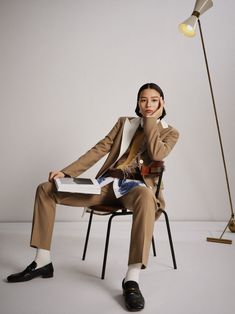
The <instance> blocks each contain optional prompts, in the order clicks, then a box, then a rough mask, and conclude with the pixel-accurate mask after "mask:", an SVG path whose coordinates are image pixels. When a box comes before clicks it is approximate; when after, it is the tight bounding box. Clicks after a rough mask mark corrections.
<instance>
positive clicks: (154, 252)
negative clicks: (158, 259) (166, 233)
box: [152, 236, 157, 256]
mask: <svg viewBox="0 0 235 314" xmlns="http://www.w3.org/2000/svg"><path fill="white" fill-rule="evenodd" d="M152 249H153V256H157V254H156V247H155V240H154V236H152Z"/></svg>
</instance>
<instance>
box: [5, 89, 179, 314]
mask: <svg viewBox="0 0 235 314" xmlns="http://www.w3.org/2000/svg"><path fill="white" fill-rule="evenodd" d="M135 112H136V114H137V116H138V117H134V118H133V117H122V118H119V119H118V121H117V123H116V124H115V125H114V127H113V128H112V130H111V131H110V132H109V133H108V134H107V135H106V137H105V138H103V139H102V140H101V141H100V142H98V143H97V144H96V145H95V146H94V147H92V148H91V149H90V150H89V151H88V152H87V153H85V154H84V155H82V156H81V157H80V158H79V159H78V160H76V161H74V162H73V163H72V164H70V165H69V166H67V167H66V168H64V169H62V170H61V171H52V172H50V174H49V182H45V183H42V184H40V185H39V186H38V188H37V192H36V197H35V206H34V217H33V224H32V234H31V243H30V244H31V246H32V247H35V248H36V249H37V252H36V257H35V260H34V261H33V262H32V263H31V264H30V265H29V266H28V267H27V268H26V269H25V270H24V271H23V272H20V273H17V274H13V275H11V276H9V277H8V278H7V279H8V281H9V282H19V281H27V280H31V279H33V278H35V277H38V276H41V277H48V278H49V277H52V276H53V271H54V269H53V265H52V262H51V258H50V246H51V239H52V232H53V226H54V221H55V210H56V204H62V205H69V206H78V207H88V206H92V205H100V204H104V205H112V204H115V205H121V206H124V207H126V208H128V209H130V210H132V211H133V215H132V216H133V220H132V230H131V241H130V251H129V261H128V269H127V273H126V276H125V279H124V280H123V284H122V286H123V294H124V297H125V303H126V306H127V309H128V310H131V311H137V310H140V309H143V308H144V298H143V296H142V294H141V292H140V290H139V285H138V282H139V273H140V269H141V268H145V267H146V266H147V261H148V255H149V249H150V245H151V239H152V234H153V227H154V222H155V218H156V217H157V216H158V215H157V210H158V208H160V207H161V208H164V206H165V204H164V199H163V197H162V194H160V197H159V199H156V197H155V193H154V192H155V191H154V187H155V184H156V178H154V177H153V176H152V175H151V176H149V175H143V172H142V170H143V167H149V165H150V164H151V162H152V161H158V160H163V159H164V158H165V157H166V156H167V155H168V154H169V153H170V152H171V150H172V148H173V147H174V145H175V144H176V142H177V140H178V136H179V134H178V131H177V130H176V129H174V128H173V127H172V126H169V125H167V123H166V122H165V121H164V120H162V118H163V117H164V116H165V115H166V111H165V108H164V94H163V91H162V90H161V88H160V87H159V86H158V85H156V84H154V83H148V84H145V85H143V86H142V87H141V88H140V90H139V92H138V95H137V106H136V110H135ZM106 154H108V157H107V159H106V161H105V162H104V164H103V166H102V167H101V169H100V171H99V172H98V174H97V179H98V181H99V183H100V185H101V187H102V189H101V194H99V195H91V194H80V193H67V192H58V191H57V190H56V187H55V184H54V179H55V178H63V177H65V176H71V177H77V176H80V175H81V174H82V173H83V172H84V171H86V170H87V169H89V168H90V167H91V166H93V165H94V164H95V163H96V162H97V161H98V160H100V159H101V158H102V157H103V156H105V155H106Z"/></svg>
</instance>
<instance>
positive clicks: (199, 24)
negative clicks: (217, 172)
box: [198, 19, 234, 244]
mask: <svg viewBox="0 0 235 314" xmlns="http://www.w3.org/2000/svg"><path fill="white" fill-rule="evenodd" d="M198 26H199V31H200V38H201V43H202V49H203V54H204V59H205V64H206V71H207V76H208V81H209V85H210V92H211V98H212V103H213V109H214V115H215V121H216V127H217V132H218V137H219V143H220V150H221V155H222V160H223V166H224V173H225V178H226V185H227V190H228V197H229V203H230V209H231V217H230V219H229V222H228V223H227V225H226V227H225V229H224V231H223V232H222V234H221V236H220V238H219V239H220V240H221V241H223V243H227V241H229V244H230V242H231V243H232V241H231V240H223V239H222V237H223V235H224V233H225V231H226V229H227V227H228V226H230V224H234V210H233V203H232V196H231V190H230V185H229V179H228V171H227V167H226V161H225V155H224V149H223V143H222V138H221V133H220V127H219V119H218V115H217V110H216V106H215V97H214V92H213V88H212V83H211V76H210V70H209V65H208V61H207V55H206V48H205V44H204V39H203V34H202V27H201V22H200V19H198ZM207 240H208V241H212V242H218V241H215V240H217V239H214V238H207ZM224 241H226V242H224Z"/></svg>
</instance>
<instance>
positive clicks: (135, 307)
mask: <svg viewBox="0 0 235 314" xmlns="http://www.w3.org/2000/svg"><path fill="white" fill-rule="evenodd" d="M122 289H123V296H124V299H125V304H126V307H127V309H128V310H129V311H131V312H136V311H140V310H143V308H144V297H143V296H142V294H141V292H140V289H139V285H138V283H137V282H135V281H131V280H130V281H127V282H124V279H123V282H122Z"/></svg>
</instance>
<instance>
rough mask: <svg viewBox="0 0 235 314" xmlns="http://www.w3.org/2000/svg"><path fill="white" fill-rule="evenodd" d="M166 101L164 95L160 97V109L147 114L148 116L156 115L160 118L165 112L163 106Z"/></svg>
mask: <svg viewBox="0 0 235 314" xmlns="http://www.w3.org/2000/svg"><path fill="white" fill-rule="evenodd" d="M164 105H165V102H164V100H163V99H162V97H160V101H159V107H158V109H156V110H155V111H154V112H153V113H151V114H150V115H148V116H147V118H149V117H155V118H157V119H158V118H160V117H161V115H162V112H163V108H164Z"/></svg>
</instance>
